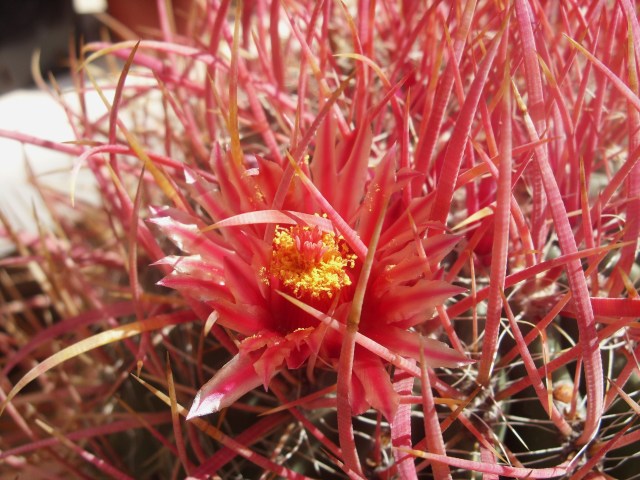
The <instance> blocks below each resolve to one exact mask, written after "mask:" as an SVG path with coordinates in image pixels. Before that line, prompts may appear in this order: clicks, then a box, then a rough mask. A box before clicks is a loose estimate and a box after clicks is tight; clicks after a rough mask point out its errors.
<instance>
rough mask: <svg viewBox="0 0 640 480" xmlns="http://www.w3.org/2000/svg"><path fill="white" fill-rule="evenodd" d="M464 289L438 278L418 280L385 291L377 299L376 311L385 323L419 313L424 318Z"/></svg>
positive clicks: (405, 318) (409, 317)
mask: <svg viewBox="0 0 640 480" xmlns="http://www.w3.org/2000/svg"><path fill="white" fill-rule="evenodd" d="M464 291H465V289H464V288H461V287H456V286H455V285H451V284H450V283H447V282H443V281H440V280H420V281H418V282H417V283H416V284H415V285H412V286H410V287H407V286H398V287H395V288H393V289H392V290H390V291H388V292H386V293H385V295H384V296H383V297H382V298H380V299H379V300H378V306H377V309H376V313H377V314H378V315H380V317H381V318H380V319H381V320H383V321H384V322H385V323H388V322H399V321H402V320H407V319H411V318H413V317H414V316H415V315H419V314H423V315H424V316H425V319H426V318H428V316H427V313H428V312H430V311H431V310H432V309H433V308H434V307H436V306H438V305H442V304H443V303H444V301H445V300H447V299H448V298H450V297H452V296H454V295H457V294H459V293H462V292H464ZM429 316H430V315H429Z"/></svg>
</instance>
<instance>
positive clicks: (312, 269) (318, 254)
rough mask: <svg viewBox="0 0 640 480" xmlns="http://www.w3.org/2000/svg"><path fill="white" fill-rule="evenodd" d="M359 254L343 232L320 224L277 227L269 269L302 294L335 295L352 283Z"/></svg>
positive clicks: (322, 296)
mask: <svg viewBox="0 0 640 480" xmlns="http://www.w3.org/2000/svg"><path fill="white" fill-rule="evenodd" d="M355 259H356V256H355V255H354V254H352V253H349V247H348V246H347V244H346V243H345V241H344V239H343V238H342V237H341V236H337V235H336V234H335V233H332V232H323V231H322V230H320V229H319V228H318V227H299V226H295V227H289V228H287V229H285V228H282V227H280V226H277V227H276V232H275V236H274V238H273V254H272V256H271V264H270V266H269V272H270V273H271V275H273V276H274V277H276V278H278V279H279V280H280V282H282V284H283V285H284V286H285V287H286V288H287V290H289V291H291V292H293V294H294V295H295V296H296V297H298V298H302V297H307V298H309V297H311V298H315V299H321V298H325V299H326V298H333V296H334V295H335V294H337V293H339V292H340V290H341V289H342V287H344V286H348V285H351V278H349V275H347V272H346V269H347V268H353V267H354V265H355Z"/></svg>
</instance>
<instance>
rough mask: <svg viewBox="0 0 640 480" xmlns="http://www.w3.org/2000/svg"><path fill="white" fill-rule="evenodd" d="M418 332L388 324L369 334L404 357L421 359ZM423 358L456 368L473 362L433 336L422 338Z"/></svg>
mask: <svg viewBox="0 0 640 480" xmlns="http://www.w3.org/2000/svg"><path fill="white" fill-rule="evenodd" d="M418 335H419V334H418V333H416V332H410V331H407V330H404V329H401V328H397V327H395V326H386V327H385V329H384V332H381V333H376V334H373V335H372V334H369V335H368V336H369V337H370V338H371V339H372V340H375V341H376V342H378V343H380V344H381V345H383V346H385V347H387V348H388V349H389V350H391V351H393V352H395V353H398V354H400V355H402V356H404V357H411V358H413V359H415V360H417V361H420V357H421V355H420V343H421V341H420V338H419V337H418ZM422 345H423V347H424V349H423V354H422V356H423V358H424V361H425V363H426V364H427V365H428V366H430V367H449V368H456V367H460V366H462V365H468V364H469V363H473V362H472V361H471V360H469V359H468V358H467V357H465V356H464V355H463V354H461V353H460V352H458V351H457V350H455V349H453V348H451V347H449V346H447V345H446V344H444V343H442V342H440V341H438V340H434V339H433V338H426V337H423V338H422Z"/></svg>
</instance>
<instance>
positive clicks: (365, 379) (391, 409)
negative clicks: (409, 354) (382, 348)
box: [353, 351, 400, 421]
mask: <svg viewBox="0 0 640 480" xmlns="http://www.w3.org/2000/svg"><path fill="white" fill-rule="evenodd" d="M353 373H354V374H355V376H356V377H358V380H360V382H361V383H362V388H363V389H364V395H365V398H366V400H367V402H368V403H369V404H370V405H371V406H372V407H373V408H375V409H376V410H378V411H379V412H382V414H383V415H384V416H385V417H386V419H387V420H389V421H392V420H393V418H394V417H395V414H396V410H397V409H398V405H399V403H400V399H399V397H398V394H397V392H396V391H395V390H394V389H393V385H392V384H391V380H390V379H389V374H388V373H387V371H386V370H385V368H384V365H383V364H382V361H381V360H380V359H379V358H378V357H375V356H373V355H371V354H369V353H368V352H362V351H358V352H357V353H356V359H355V361H354V363H353Z"/></svg>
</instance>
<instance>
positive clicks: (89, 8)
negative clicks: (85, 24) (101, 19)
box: [73, 0, 107, 15]
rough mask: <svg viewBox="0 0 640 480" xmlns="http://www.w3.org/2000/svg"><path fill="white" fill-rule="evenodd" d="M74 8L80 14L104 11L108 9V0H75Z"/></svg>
mask: <svg viewBox="0 0 640 480" xmlns="http://www.w3.org/2000/svg"><path fill="white" fill-rule="evenodd" d="M73 9H74V10H75V12H76V13H78V14H80V15H87V14H92V13H102V12H105V11H106V10H107V0H73Z"/></svg>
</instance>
